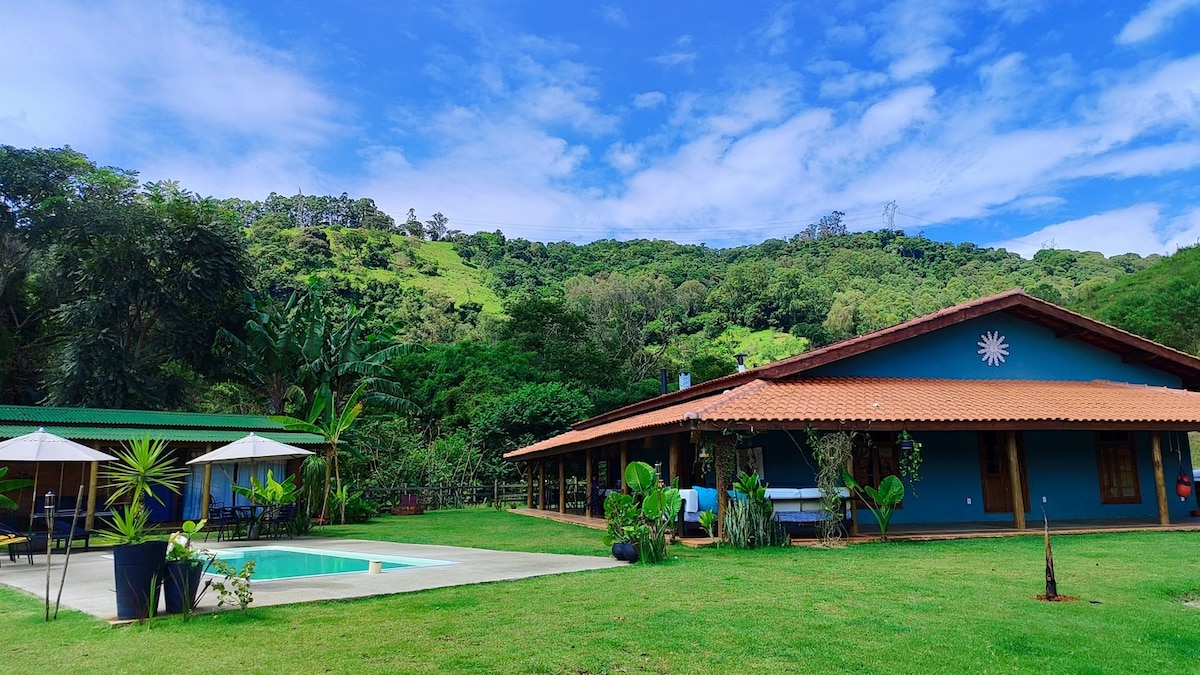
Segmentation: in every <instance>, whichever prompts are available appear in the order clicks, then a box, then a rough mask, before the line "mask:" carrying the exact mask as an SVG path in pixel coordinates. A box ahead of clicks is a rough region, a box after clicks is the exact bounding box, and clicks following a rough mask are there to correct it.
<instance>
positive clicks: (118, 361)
mask: <svg viewBox="0 0 1200 675" xmlns="http://www.w3.org/2000/svg"><path fill="white" fill-rule="evenodd" d="M446 210H447V211H449V212H451V214H452V205H448V206H447V209H446ZM0 252H3V255H2V256H0V402H3V403H22V404H33V403H52V404H57V405H89V406H96V407H127V408H148V409H185V410H210V411H234V412H267V411H280V410H286V411H288V412H292V413H296V414H301V415H303V414H305V412H306V410H307V409H308V408H310V407H312V406H314V405H315V403H314V401H317V400H319V399H320V398H321V397H322V396H326V397H331V398H330V399H329V400H331V401H332V403H331V407H332V406H341V405H343V404H344V403H345V402H346V401H347V400H348V399H347V397H348V396H349V394H350V393H351V392H353V391H354V390H355V388H356V387H357V386H359V385H362V386H366V387H368V390H369V395H368V399H369V400H370V401H371V402H372V406H371V407H370V408H368V412H367V414H366V415H365V416H364V418H363V423H362V425H360V426H361V431H362V433H361V434H360V435H359V436H358V440H356V441H353V444H352V446H351V447H352V448H354V449H355V450H356V454H355V457H356V458H358V459H355V460H354V462H362V463H361V464H356V463H352V464H351V470H352V472H354V471H360V472H362V475H368V474H369V475H370V476H371V477H370V479H369V481H368V482H373V483H376V484H381V483H386V482H388V481H391V480H406V481H416V482H420V481H429V482H437V481H442V480H451V479H453V480H473V479H477V478H480V477H491V476H495V475H498V474H499V473H501V472H502V471H503V470H504V465H503V464H502V463H501V462H499V461H498V459H497V458H498V456H499V454H500V453H502V452H503V451H505V450H507V449H511V448H513V447H516V446H519V445H520V444H522V443H526V442H529V441H531V440H536V439H538V438H544V437H546V436H548V435H550V434H553V433H555V432H557V431H560V430H562V429H564V428H566V427H567V425H569V424H570V423H572V422H575V421H578V420H579V419H581V418H583V417H586V416H588V415H591V414H594V413H596V412H599V411H603V410H608V409H611V408H613V407H615V406H619V405H622V404H625V403H629V402H633V401H635V400H639V399H642V398H645V397H648V396H653V395H655V394H656V393H657V392H658V383H657V374H658V371H659V369H660V368H666V369H667V370H668V372H669V373H670V376H671V377H670V379H671V381H672V383H674V381H675V377H676V375H677V374H678V373H680V372H681V371H688V372H690V373H691V375H692V379H693V382H696V381H702V380H705V379H709V378H712V377H717V376H720V375H723V374H726V373H729V372H732V371H733V370H734V368H735V365H736V364H735V360H734V355H735V354H737V353H739V352H744V353H747V354H749V357H748V359H747V361H748V362H749V363H750V365H756V364H761V363H766V362H768V361H772V360H775V359H779V358H783V357H786V356H790V355H793V354H796V353H799V352H801V351H803V350H805V349H808V348H811V347H813V346H816V345H822V344H826V343H829V342H832V341H836V340H840V339H844V338H847V337H850V336H853V335H856V334H861V333H864V332H867V331H871V330H876V329H879V328H882V327H885V326H888V325H891V324H894V323H897V322H900V321H903V320H905V319H909V318H912V317H914V316H918V315H921V314H925V313H928V312H933V311H936V310H938V309H941V308H944V307H947V306H949V305H952V304H955V303H958V302H962V301H965V300H969V299H973V298H977V297H980V296H983V295H988V294H992V293H996V292H999V291H1003V290H1006V289H1009V288H1013V287H1017V286H1019V287H1023V288H1025V289H1026V290H1028V291H1029V292H1031V293H1032V294H1034V295H1037V296H1039V297H1043V298H1046V299H1048V300H1051V301H1053V302H1056V303H1060V304H1064V305H1066V306H1068V307H1075V308H1079V309H1081V310H1082V311H1084V312H1085V313H1087V314H1090V315H1093V316H1097V317H1098V318H1101V319H1102V320H1106V321H1110V322H1112V323H1114V324H1116V325H1118V326H1120V327H1122V328H1126V329H1129V330H1132V331H1135V332H1142V333H1145V334H1147V335H1148V336H1149V337H1152V338H1154V339H1158V340H1161V341H1163V342H1165V343H1167V344H1169V345H1171V346H1174V347H1177V348H1181V349H1185V350H1188V351H1192V352H1195V351H1196V349H1197V348H1198V347H1200V344H1198V343H1197V339H1196V335H1197V331H1196V330H1195V329H1196V317H1197V316H1200V314H1198V313H1197V311H1195V310H1196V306H1197V304H1198V303H1197V298H1196V295H1197V293H1200V283H1197V282H1200V273H1198V272H1197V270H1198V269H1200V268H1198V266H1197V262H1198V259H1197V255H1198V254H1197V252H1196V250H1195V249H1189V250H1185V251H1181V252H1179V253H1177V254H1176V255H1174V256H1172V257H1171V258H1168V259H1165V260H1164V259H1162V258H1160V257H1158V256H1150V257H1146V258H1143V257H1140V256H1137V255H1133V254H1128V255H1120V256H1114V257H1111V258H1106V257H1104V256H1102V255H1100V254H1098V253H1089V252H1076V251H1066V250H1057V249H1047V250H1043V251H1039V252H1038V253H1037V254H1036V255H1035V256H1034V257H1033V259H1032V260H1026V259H1023V258H1021V257H1020V256H1018V255H1016V254H1014V253H1010V252H1007V251H1004V250H996V249H990V248H981V247H977V246H975V245H973V244H970V243H962V244H950V243H943V242H937V241H933V240H931V239H929V238H926V237H924V236H921V235H916V236H912V235H909V234H906V233H904V232H901V231H896V230H880V231H871V232H847V231H846V228H845V226H844V225H843V223H842V220H841V214H840V213H838V212H836V211H834V212H831V213H830V215H828V216H826V217H824V218H822V219H820V220H819V221H818V222H816V223H813V224H811V225H809V226H808V227H806V228H803V229H802V230H800V231H798V232H796V233H795V234H794V235H793V236H791V237H788V238H787V239H771V240H767V241H764V242H761V243H757V244H754V245H747V246H741V247H736V248H727V249H715V248H710V247H707V246H703V245H681V244H675V243H673V242H669V241H657V240H655V241H648V240H634V241H624V242H621V241H612V240H604V241H597V242H593V243H590V244H585V245H576V244H570V243H541V242H533V241H528V240H525V239H520V238H509V237H506V236H505V235H504V234H503V233H501V232H493V233H487V232H483V233H476V234H464V233H462V232H458V231H456V230H455V229H453V220H452V217H447V216H446V215H443V214H441V213H438V214H434V216H432V217H431V218H429V219H427V220H424V221H422V220H419V219H418V218H417V217H416V215H415V214H414V213H413V212H411V211H410V212H409V213H408V214H406V217H405V218H403V219H402V220H401V219H396V218H393V217H392V216H390V215H389V214H386V213H383V212H382V211H380V210H379V209H378V208H377V207H376V205H375V203H374V202H373V201H372V200H371V199H369V198H366V197H359V198H351V197H349V196H348V195H344V194H343V195H340V196H337V197H332V196H318V195H296V196H293V197H284V196H280V195H270V196H268V197H267V198H266V199H263V200H254V201H252V200H245V199H237V200H222V201H217V200H212V199H203V198H200V197H198V196H197V195H195V194H193V193H191V192H188V191H187V190H186V189H185V188H184V187H183V186H180V185H178V184H177V183H172V182H160V183H151V184H144V185H143V184H140V183H139V182H138V180H137V178H136V174H135V173H134V172H132V171H126V170H122V169H115V168H108V167H98V166H96V165H95V164H94V163H93V162H91V161H90V160H88V158H86V157H85V156H83V155H80V154H79V153H76V152H74V151H71V150H70V149H69V148H64V149H58V150H20V149H16V148H11V147H0ZM402 344H407V345H412V346H413V347H414V348H403V349H401V348H399V345H402ZM672 386H674V385H672ZM323 392H324V394H323ZM401 399H403V400H404V401H406V402H407V404H409V405H406V406H399V405H398V403H397V401H399V400H401ZM387 401H391V402H392V403H397V405H396V406H393V409H394V410H407V411H408V412H407V413H405V414H396V413H395V412H391V411H389V409H387V408H386V407H379V406H377V405H375V404H376V403H378V402H387ZM337 409H339V410H340V409H341V408H340V407H338V408H337ZM355 467H357V468H355ZM389 472H390V473H389Z"/></svg>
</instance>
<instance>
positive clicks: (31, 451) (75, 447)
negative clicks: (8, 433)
mask: <svg viewBox="0 0 1200 675" xmlns="http://www.w3.org/2000/svg"><path fill="white" fill-rule="evenodd" d="M114 460H116V457H113V456H112V455H110V454H107V453H104V452H100V451H99V450H93V449H92V448H89V447H88V446H86V445H83V444H82V443H76V442H75V441H72V440H69V439H66V438H63V437H62V436H55V435H54V434H51V433H48V432H47V431H46V430H45V429H43V428H41V427H38V430H37V431H35V432H33V433H32V434H25V435H24V436H17V437H16V438H10V439H8V440H7V441H3V442H0V462H5V461H7V462H111V461H114Z"/></svg>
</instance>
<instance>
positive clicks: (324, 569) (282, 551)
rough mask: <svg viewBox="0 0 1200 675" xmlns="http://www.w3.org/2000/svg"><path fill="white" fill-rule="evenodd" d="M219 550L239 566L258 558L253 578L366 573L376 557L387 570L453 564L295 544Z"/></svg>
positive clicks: (223, 556) (224, 557)
mask: <svg viewBox="0 0 1200 675" xmlns="http://www.w3.org/2000/svg"><path fill="white" fill-rule="evenodd" d="M215 553H216V554H217V557H218V558H220V559H221V560H224V561H225V562H227V563H229V564H230V565H233V566H234V567H235V568H236V567H241V566H242V565H243V564H245V562H246V561H247V560H254V561H255V564H254V574H253V575H252V576H251V580H252V581H270V580H273V579H295V578H298V577H315V576H324V575H327V574H351V573H354V572H366V571H367V568H368V565H369V563H370V561H372V560H379V561H381V562H382V563H383V569H384V570H385V571H387V570H395V569H403V568H406V567H430V566H433V565H450V564H453V563H451V562H449V561H446V560H429V559H426V558H401V557H397V556H387V555H375V554H372V553H352V552H348V551H326V550H323V549H312V548H299V547H295V546H247V547H241V548H226V549H221V550H218V551H216V552H215ZM209 574H213V571H212V570H211V569H210V570H209Z"/></svg>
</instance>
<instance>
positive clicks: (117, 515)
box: [104, 438, 186, 620]
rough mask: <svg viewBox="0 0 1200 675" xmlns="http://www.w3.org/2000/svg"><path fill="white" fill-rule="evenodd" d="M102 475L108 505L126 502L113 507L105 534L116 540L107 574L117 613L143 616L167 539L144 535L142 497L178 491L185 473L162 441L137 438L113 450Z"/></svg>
mask: <svg viewBox="0 0 1200 675" xmlns="http://www.w3.org/2000/svg"><path fill="white" fill-rule="evenodd" d="M114 454H115V455H116V456H117V459H118V460H119V461H117V462H112V463H111V466H110V467H109V468H108V469H106V470H105V472H104V476H105V478H107V479H108V480H109V484H110V486H111V487H112V488H113V492H112V494H111V495H109V498H108V505H109V506H112V505H113V504H115V503H116V502H118V501H121V500H122V499H128V500H129V501H128V504H127V505H126V506H125V507H124V508H122V509H119V510H118V509H114V510H113V516H112V527H111V529H109V530H108V531H107V532H106V534H107V535H108V536H110V537H112V538H113V539H114V540H115V541H116V545H115V546H113V577H114V582H115V584H116V586H115V588H116V594H117V618H118V619H122V620H127V619H143V618H148V617H151V616H154V613H155V611H156V610H157V609H158V587H159V584H160V583H161V581H162V570H163V563H164V561H165V560H166V552H167V542H166V541H162V540H151V539H150V537H149V534H150V533H149V527H148V526H149V522H150V511H149V510H148V508H147V506H146V498H147V497H151V498H153V499H154V500H155V501H158V502H159V503H160V504H161V503H162V500H161V499H160V498H159V496H158V495H157V494H156V493H155V491H154V490H155V488H166V489H168V490H170V491H171V492H175V493H178V492H179V487H180V485H182V483H183V479H184V477H185V476H186V473H185V472H184V471H183V470H182V469H179V468H176V467H175V460H174V457H173V456H172V455H170V454H168V453H167V443H166V441H153V440H150V439H149V438H140V439H135V440H133V441H130V442H129V443H127V444H125V446H124V447H123V448H122V449H120V450H117V451H116V452H115V453H114Z"/></svg>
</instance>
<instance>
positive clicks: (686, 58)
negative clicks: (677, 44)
mask: <svg viewBox="0 0 1200 675" xmlns="http://www.w3.org/2000/svg"><path fill="white" fill-rule="evenodd" d="M695 60H696V52H688V51H672V52H664V53H662V54H659V55H658V56H654V57H651V58H650V62H651V63H657V64H658V65H660V66H669V67H675V66H686V65H690V64H691V63H693V62H695Z"/></svg>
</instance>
